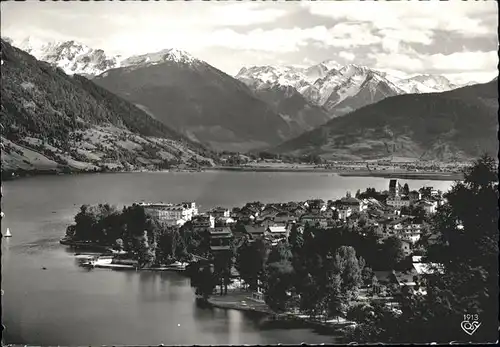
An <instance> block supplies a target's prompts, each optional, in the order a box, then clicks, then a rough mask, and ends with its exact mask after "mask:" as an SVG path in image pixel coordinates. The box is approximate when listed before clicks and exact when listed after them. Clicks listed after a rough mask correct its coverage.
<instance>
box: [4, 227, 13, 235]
mask: <svg viewBox="0 0 500 347" xmlns="http://www.w3.org/2000/svg"><path fill="white" fill-rule="evenodd" d="M4 237H12V234H11V233H10V229H9V228H7V231H6V232H5V235H4Z"/></svg>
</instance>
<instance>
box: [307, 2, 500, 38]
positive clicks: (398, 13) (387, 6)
mask: <svg viewBox="0 0 500 347" xmlns="http://www.w3.org/2000/svg"><path fill="white" fill-rule="evenodd" d="M301 5H302V6H303V7H304V8H306V9H307V10H309V12H310V13H311V14H314V15H317V16H323V17H329V18H333V19H337V20H347V21H353V22H362V23H370V24H371V25H373V27H374V28H377V29H396V30H399V31H401V32H405V31H406V30H413V33H415V31H416V30H425V31H429V30H445V31H450V32H457V33H460V34H462V35H468V36H473V35H489V34H491V32H492V31H494V30H495V29H496V26H495V25H492V23H494V22H492V21H491V20H486V19H487V18H488V19H491V18H492V17H493V18H494V17H497V16H498V10H497V4H496V2H495V1H479V2H478V1H467V2H466V1H446V2H444V1H439V2H438V1H425V2H423V1H412V2H409V1H404V2H403V1H390V2H389V1H383V2H381V1H377V2H373V1H363V2H362V3H360V2H357V1H342V2H340V1H335V2H333V1H332V2H327V1H323V2H303V3H301ZM495 22H496V21H495ZM405 36H406V35H405ZM410 38H411V35H410Z"/></svg>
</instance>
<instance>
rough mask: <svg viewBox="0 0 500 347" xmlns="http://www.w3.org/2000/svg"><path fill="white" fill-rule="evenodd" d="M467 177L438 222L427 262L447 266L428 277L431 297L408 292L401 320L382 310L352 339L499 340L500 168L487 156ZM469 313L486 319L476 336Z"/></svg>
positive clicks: (403, 298) (434, 223)
mask: <svg viewBox="0 0 500 347" xmlns="http://www.w3.org/2000/svg"><path fill="white" fill-rule="evenodd" d="M464 173H465V177H464V180H463V182H457V183H456V184H455V185H454V186H453V187H452V189H451V190H450V191H449V192H448V193H446V198H447V201H448V202H447V203H446V204H445V205H443V206H442V207H440V208H439V209H438V211H437V213H436V215H435V218H433V221H432V228H433V229H434V230H433V231H434V232H435V233H439V234H440V235H441V237H440V240H439V241H438V243H437V244H436V245H434V246H431V247H429V249H428V250H427V256H426V258H427V259H426V260H427V261H428V262H432V263H439V264H441V268H440V270H441V271H439V272H434V273H431V274H429V275H425V276H423V278H422V285H424V286H425V288H426V291H427V295H425V296H419V295H416V294H412V293H405V294H404V295H402V296H401V298H400V305H401V310H402V313H401V314H400V315H399V316H397V317H395V316H394V315H391V314H390V312H387V311H386V312H383V310H380V312H379V313H380V317H381V318H380V319H378V320H375V321H374V322H372V323H371V324H370V325H363V326H360V327H358V328H357V329H356V330H355V332H354V333H353V334H352V335H351V336H350V337H349V338H355V339H356V341H364V342H366V341H373V342H375V341H383V342H387V343H391V342H403V341H411V342H413V343H419V342H420V343H425V342H438V343H440V342H441V343H443V342H449V341H462V342H469V341H472V342H494V341H497V340H498V239H499V237H498V217H499V211H498V198H499V194H498V178H497V177H498V176H497V164H496V163H495V161H494V160H493V159H492V158H490V157H488V156H483V157H481V158H480V159H479V160H477V161H476V162H475V163H474V165H473V166H471V167H469V168H467V169H466V170H465V172H464ZM438 269H439V268H436V269H435V270H438ZM464 314H477V315H478V318H479V320H480V323H481V326H480V328H478V329H477V330H476V332H475V333H474V335H472V336H469V335H466V334H465V333H464V332H463V331H462V329H461V327H460V325H461V322H462V321H463V320H464Z"/></svg>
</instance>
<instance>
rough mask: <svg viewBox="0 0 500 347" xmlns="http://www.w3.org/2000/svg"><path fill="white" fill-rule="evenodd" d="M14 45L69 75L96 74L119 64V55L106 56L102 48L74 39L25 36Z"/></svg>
mask: <svg viewBox="0 0 500 347" xmlns="http://www.w3.org/2000/svg"><path fill="white" fill-rule="evenodd" d="M14 45H15V46H17V47H19V48H20V49H22V50H24V51H26V52H28V53H29V54H31V55H33V56H34V57H35V58H37V59H39V60H43V61H46V62H48V63H50V64H52V65H54V66H57V67H59V68H61V69H63V70H64V72H66V73H67V74H69V75H72V74H80V75H85V76H96V75H98V74H100V73H102V72H103V71H106V70H108V69H111V68H113V67H117V66H119V60H120V58H119V57H115V56H108V55H106V53H104V51H103V50H102V49H93V48H90V47H88V46H87V45H85V44H82V43H80V42H76V41H74V40H70V41H62V42H57V41H43V40H39V39H37V38H33V37H27V38H25V39H24V40H22V41H20V42H19V43H17V44H16V43H14Z"/></svg>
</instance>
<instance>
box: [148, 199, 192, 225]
mask: <svg viewBox="0 0 500 347" xmlns="http://www.w3.org/2000/svg"><path fill="white" fill-rule="evenodd" d="M139 206H142V207H144V211H145V212H146V214H148V215H150V216H154V217H156V218H158V220H159V221H161V222H164V223H166V224H168V225H183V224H184V223H186V222H187V221H190V220H191V219H192V218H193V217H194V216H196V215H197V214H198V209H197V207H196V203H194V202H183V203H181V204H164V203H159V204H146V203H141V204H139Z"/></svg>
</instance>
